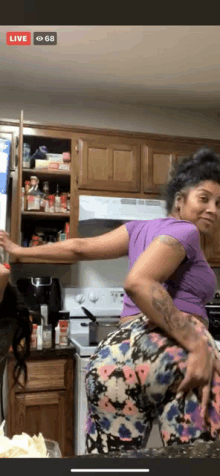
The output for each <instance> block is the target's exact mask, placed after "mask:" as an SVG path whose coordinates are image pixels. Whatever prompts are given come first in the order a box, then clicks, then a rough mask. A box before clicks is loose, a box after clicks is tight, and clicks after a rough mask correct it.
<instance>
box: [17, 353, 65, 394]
mask: <svg viewBox="0 0 220 476" xmlns="http://www.w3.org/2000/svg"><path fill="white" fill-rule="evenodd" d="M65 365H66V359H59V360H49V361H47V360H46V361H43V362H42V361H33V362H27V371H28V381H27V385H26V387H25V392H29V391H36V390H47V389H50V390H51V389H54V390H56V389H65V388H66V383H65ZM21 383H22V380H21ZM20 391H21V392H23V390H20V388H17V389H16V392H20Z"/></svg>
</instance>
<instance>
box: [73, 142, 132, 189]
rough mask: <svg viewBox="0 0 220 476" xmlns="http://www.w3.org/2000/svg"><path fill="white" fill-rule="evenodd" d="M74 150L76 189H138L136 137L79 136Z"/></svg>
mask: <svg viewBox="0 0 220 476" xmlns="http://www.w3.org/2000/svg"><path fill="white" fill-rule="evenodd" d="M77 152H78V164H79V177H78V188H79V189H89V190H103V191H105V190H109V191H116V192H140V145H139V141H137V140H136V141H135V140H132V139H127V138H123V137H122V138H120V137H111V136H109V137H107V136H98V135H96V136H84V137H82V136H81V137H80V138H78V145H77Z"/></svg>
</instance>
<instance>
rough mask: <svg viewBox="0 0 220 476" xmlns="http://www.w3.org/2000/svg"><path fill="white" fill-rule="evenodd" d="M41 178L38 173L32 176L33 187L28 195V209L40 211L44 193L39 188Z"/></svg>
mask: <svg viewBox="0 0 220 476" xmlns="http://www.w3.org/2000/svg"><path fill="white" fill-rule="evenodd" d="M38 184H39V180H38V178H37V177H36V175H32V176H31V188H30V190H29V192H28V195H27V210H28V211H38V212H39V211H40V210H41V201H42V197H43V193H42V192H41V191H40V190H39V188H38Z"/></svg>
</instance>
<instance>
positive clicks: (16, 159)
mask: <svg viewBox="0 0 220 476" xmlns="http://www.w3.org/2000/svg"><path fill="white" fill-rule="evenodd" d="M17 166H18V156H17V154H16V155H15V167H17Z"/></svg>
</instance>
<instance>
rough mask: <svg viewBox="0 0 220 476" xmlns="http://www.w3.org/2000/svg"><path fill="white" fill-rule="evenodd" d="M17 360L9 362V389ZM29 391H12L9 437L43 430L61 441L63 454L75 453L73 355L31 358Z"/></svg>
mask: <svg viewBox="0 0 220 476" xmlns="http://www.w3.org/2000/svg"><path fill="white" fill-rule="evenodd" d="M12 368H13V361H10V362H9V363H8V388H9V389H10V388H11V386H12V383H13V378H12ZM27 368H28V383H27V385H26V387H25V390H22V389H21V388H20V387H18V386H16V387H13V388H12V389H11V390H10V391H9V401H8V410H7V433H8V434H7V436H8V437H9V438H11V437H12V436H13V435H15V434H21V433H22V432H25V433H27V434H29V435H30V436H33V435H38V433H42V435H43V436H44V438H49V439H52V440H55V441H57V442H58V443H59V446H60V450H61V453H62V456H73V454H74V434H73V407H74V401H73V398H74V397H73V378H74V373H73V357H68V358H53V359H50V358H48V359H40V358H38V360H33V359H31V358H30V359H29V360H28V362H27Z"/></svg>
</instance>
